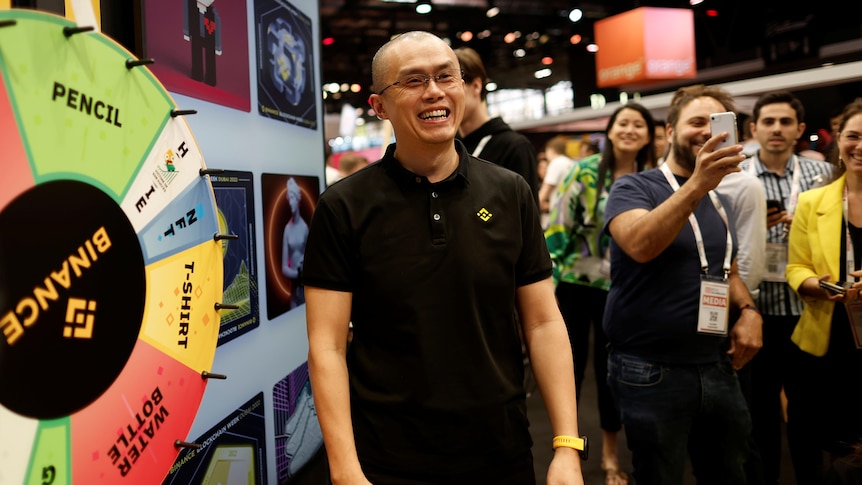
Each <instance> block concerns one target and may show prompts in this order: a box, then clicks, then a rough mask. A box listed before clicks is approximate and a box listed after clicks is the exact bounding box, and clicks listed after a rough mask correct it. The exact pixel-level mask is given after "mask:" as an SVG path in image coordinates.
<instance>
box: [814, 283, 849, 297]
mask: <svg viewBox="0 0 862 485" xmlns="http://www.w3.org/2000/svg"><path fill="white" fill-rule="evenodd" d="M851 286H853V283H848V282H842V283H837V284H836V283H830V282H828V281H820V287H821V288H823V289H824V290H826V291H828V292H830V293H832V294H834V295H845V294H847V289H848V288H850V287H851Z"/></svg>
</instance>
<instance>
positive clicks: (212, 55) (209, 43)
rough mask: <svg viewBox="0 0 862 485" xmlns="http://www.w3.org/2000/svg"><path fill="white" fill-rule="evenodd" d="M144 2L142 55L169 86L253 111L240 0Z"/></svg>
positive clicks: (244, 16)
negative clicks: (151, 62) (149, 60)
mask: <svg viewBox="0 0 862 485" xmlns="http://www.w3.org/2000/svg"><path fill="white" fill-rule="evenodd" d="M142 3H143V17H144V38H143V46H142V51H143V55H142V57H146V58H150V59H153V61H154V62H153V64H150V65H149V68H150V70H151V71H153V74H155V75H156V77H158V78H159V80H160V81H161V82H162V84H164V85H165V88H167V90H168V91H171V92H174V93H179V94H184V95H186V96H191V97H193V98H197V99H202V100H204V101H209V102H211V103H217V104H220V105H223V106H227V107H230V108H234V109H238V110H242V111H251V88H250V81H249V59H248V42H249V40H248V22H247V18H248V17H247V9H246V2H245V1H244V0H179V1H177V0H147V1H146V2H142Z"/></svg>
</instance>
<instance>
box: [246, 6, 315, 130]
mask: <svg viewBox="0 0 862 485" xmlns="http://www.w3.org/2000/svg"><path fill="white" fill-rule="evenodd" d="M254 20H255V22H254V25H255V31H256V34H257V35H256V36H257V104H258V111H259V112H260V114H261V115H263V116H266V117H269V118H273V119H276V120H281V121H285V122H288V123H293V124H295V125H299V126H302V127H305V128H310V129H312V130H314V129H317V101H318V97H319V96H318V91H317V88H316V87H315V86H316V84H315V80H314V45H315V42H314V37H313V36H312V31H311V19H310V18H308V16H307V15H305V14H304V13H302V12H301V11H300V10H299V9H297V8H296V7H295V6H293V5H292V4H290V3H289V2H287V1H286V0H255V2H254Z"/></svg>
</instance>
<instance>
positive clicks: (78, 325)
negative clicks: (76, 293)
mask: <svg viewBox="0 0 862 485" xmlns="http://www.w3.org/2000/svg"><path fill="white" fill-rule="evenodd" d="M95 312H96V300H82V299H81V298H69V303H68V304H67V305H66V326H64V327H63V336H64V337H66V338H83V339H89V338H92V337H93V322H94V321H95V320H96V315H95Z"/></svg>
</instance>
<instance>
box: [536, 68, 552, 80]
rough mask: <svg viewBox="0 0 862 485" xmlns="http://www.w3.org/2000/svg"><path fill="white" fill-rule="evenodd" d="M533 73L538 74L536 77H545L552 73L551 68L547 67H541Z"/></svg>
mask: <svg viewBox="0 0 862 485" xmlns="http://www.w3.org/2000/svg"><path fill="white" fill-rule="evenodd" d="M533 75H534V76H536V79H543V78H546V77H548V76H550V75H551V70H550V69H547V68H545V69H539V70H538V71H536V72H535V73H534V74H533Z"/></svg>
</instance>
